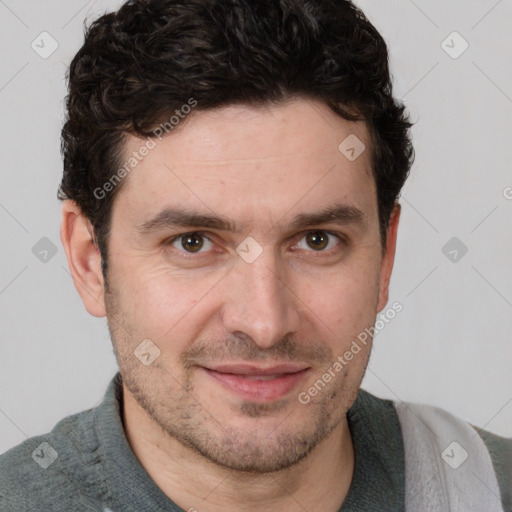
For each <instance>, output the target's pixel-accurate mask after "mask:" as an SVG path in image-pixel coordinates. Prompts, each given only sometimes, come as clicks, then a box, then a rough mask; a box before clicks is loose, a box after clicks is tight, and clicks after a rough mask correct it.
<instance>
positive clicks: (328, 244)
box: [297, 230, 343, 253]
mask: <svg viewBox="0 0 512 512" xmlns="http://www.w3.org/2000/svg"><path fill="white" fill-rule="evenodd" d="M342 245H343V239H342V238H341V236H339V235H337V234H336V233H331V232H330V231H323V230H318V231H309V232H308V233H306V234H305V235H304V236H303V237H302V238H301V239H300V241H299V243H298V244H297V247H298V248H299V249H305V250H309V251H310V252H311V249H313V251H315V252H322V253H330V252H331V251H330V249H333V248H336V247H337V246H338V248H340V246H342Z"/></svg>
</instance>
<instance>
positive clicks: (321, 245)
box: [306, 231, 329, 251]
mask: <svg viewBox="0 0 512 512" xmlns="http://www.w3.org/2000/svg"><path fill="white" fill-rule="evenodd" d="M306 241H307V243H308V245H309V246H310V247H311V248H312V249H314V250H315V251H321V250H323V249H325V248H326V247H327V245H328V243H329V238H328V236H327V235H326V233H324V232H323V231H312V232H311V233H308V234H307V235H306Z"/></svg>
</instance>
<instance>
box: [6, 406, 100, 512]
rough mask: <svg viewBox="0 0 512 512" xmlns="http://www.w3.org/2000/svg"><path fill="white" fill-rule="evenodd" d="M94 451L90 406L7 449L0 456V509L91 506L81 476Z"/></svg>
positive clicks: (94, 461)
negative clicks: (88, 408) (46, 431)
mask: <svg viewBox="0 0 512 512" xmlns="http://www.w3.org/2000/svg"><path fill="white" fill-rule="evenodd" d="M97 451H98V441H97V438H96V436H95V434H94V409H90V410H87V411H83V412H80V413H77V414H74V415H72V416H68V417H66V418H64V419H62V420H61V421H60V422H59V423H57V425H56V426H55V427H54V429H53V430H52V431H51V432H49V433H47V434H44V435H38V436H34V437H31V438H29V439H27V440H26V441H24V442H22V443H21V444H19V445H17V446H15V447H13V448H11V449H10V450H8V451H7V452H5V453H3V454H2V455H0V510H2V511H5V512H11V511H21V510H23V511H24V510H40V511H43V510H55V509H54V508H52V507H54V506H55V504H56V503H58V504H59V510H61V509H62V510H90V508H88V503H89V502H90V499H89V498H87V497H86V496H87V482H86V481H85V480H84V478H83V477H82V475H83V470H84V468H86V467H89V468H90V467H94V465H95V464H97V463H98V462H99V461H98V460H97ZM77 507H80V508H77Z"/></svg>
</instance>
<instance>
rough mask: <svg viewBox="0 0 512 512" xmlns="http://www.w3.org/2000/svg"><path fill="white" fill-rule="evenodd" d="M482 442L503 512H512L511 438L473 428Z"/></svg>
mask: <svg viewBox="0 0 512 512" xmlns="http://www.w3.org/2000/svg"><path fill="white" fill-rule="evenodd" d="M473 428H474V429H475V430H476V431H477V432H478V434H479V435H480V437H481V438H482V440H483V441H484V443H485V445H486V447H487V449H488V450H489V454H490V456H491V460H492V464H493V466H494V471H495V473H496V476H497V478H498V483H499V486H500V491H501V497H502V501H503V504H504V506H505V511H507V512H509V511H511V512H512V438H511V437H501V436H498V435H496V434H493V433H491V432H487V431H486V430H482V429H479V428H476V427H473Z"/></svg>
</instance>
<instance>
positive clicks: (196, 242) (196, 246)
mask: <svg viewBox="0 0 512 512" xmlns="http://www.w3.org/2000/svg"><path fill="white" fill-rule="evenodd" d="M203 243H204V242H203V239H202V238H201V237H200V236H198V235H186V236H184V237H183V238H182V241H181V245H182V247H183V249H185V250H187V251H188V250H190V252H197V251H199V250H200V249H201V247H203ZM187 244H190V246H189V247H187Z"/></svg>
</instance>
